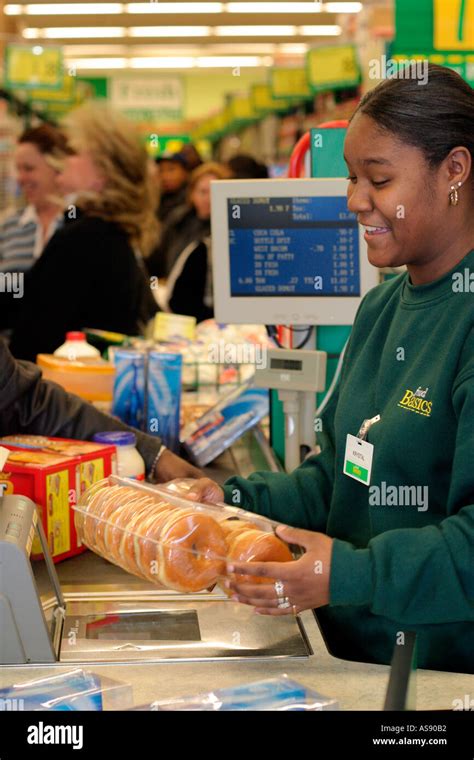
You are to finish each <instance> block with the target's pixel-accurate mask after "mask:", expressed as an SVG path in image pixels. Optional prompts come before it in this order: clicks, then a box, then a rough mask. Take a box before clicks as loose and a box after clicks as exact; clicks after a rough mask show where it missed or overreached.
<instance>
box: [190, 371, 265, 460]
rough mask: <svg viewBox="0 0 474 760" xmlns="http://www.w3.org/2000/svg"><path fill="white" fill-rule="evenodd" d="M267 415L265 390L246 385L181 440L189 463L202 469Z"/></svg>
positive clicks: (218, 405)
mask: <svg viewBox="0 0 474 760" xmlns="http://www.w3.org/2000/svg"><path fill="white" fill-rule="evenodd" d="M268 413H269V400H268V390H267V389H266V388H254V387H253V386H252V385H251V384H250V383H246V384H245V385H243V386H242V387H240V388H237V389H236V390H233V391H231V393H229V394H227V395H226V396H224V398H223V399H221V400H220V401H219V403H218V404H216V406H214V407H213V408H212V409H209V411H208V412H206V413H205V414H204V415H203V416H202V417H201V418H200V419H199V420H198V422H197V423H195V429H194V431H193V432H191V433H190V434H189V435H188V436H187V438H186V439H185V440H184V441H183V446H184V448H185V449H186V451H187V452H188V454H189V456H190V458H191V460H192V461H193V462H194V464H196V465H198V467H205V466H206V465H207V464H209V462H212V461H213V460H214V459H215V458H216V457H217V456H219V454H222V452H223V451H225V450H226V449H227V448H229V446H231V445H232V444H233V443H234V442H235V441H236V440H237V439H238V438H240V436H241V435H242V434H243V433H245V431H246V430H249V428H251V427H253V426H254V425H256V424H257V423H258V422H260V420H262V419H263V418H264V417H266V416H267V415H268Z"/></svg>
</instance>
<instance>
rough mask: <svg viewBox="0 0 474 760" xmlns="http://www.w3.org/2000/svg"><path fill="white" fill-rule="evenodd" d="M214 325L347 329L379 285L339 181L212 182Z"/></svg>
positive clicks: (360, 229) (358, 226) (377, 272)
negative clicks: (338, 326)
mask: <svg viewBox="0 0 474 760" xmlns="http://www.w3.org/2000/svg"><path fill="white" fill-rule="evenodd" d="M211 193H212V217H211V224H212V251H213V255H212V258H213V281H214V311H215V318H216V320H217V321H218V322H223V323H231V324H232V323H234V324H239V323H240V324H245V323H257V324H267V325H276V324H287V325H291V324H293V325H294V324H301V325H351V324H352V323H353V321H354V317H355V313H356V311H357V308H358V306H359V303H360V300H361V298H362V296H363V295H365V293H367V291H368V290H370V288H373V287H374V286H375V285H377V284H378V283H379V270H378V269H376V268H375V267H373V266H372V265H371V264H369V262H368V259H367V244H366V242H365V240H364V230H363V228H362V227H361V226H360V225H359V224H358V223H357V219H356V215H355V214H353V213H351V212H350V211H349V210H348V208H347V200H346V193H347V180H345V179H276V180H272V179H261V180H260V179H258V180H220V181H215V182H212V185H211Z"/></svg>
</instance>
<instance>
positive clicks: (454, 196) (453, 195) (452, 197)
mask: <svg viewBox="0 0 474 760" xmlns="http://www.w3.org/2000/svg"><path fill="white" fill-rule="evenodd" d="M461 185H462V182H458V186H457V187H456V185H451V192H450V193H449V202H450V203H451V206H457V205H458V203H459V193H458V187H461Z"/></svg>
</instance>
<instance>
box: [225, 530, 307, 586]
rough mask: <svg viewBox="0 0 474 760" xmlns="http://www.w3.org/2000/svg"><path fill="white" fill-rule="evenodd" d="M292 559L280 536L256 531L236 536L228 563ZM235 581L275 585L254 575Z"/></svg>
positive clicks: (269, 580)
mask: <svg viewBox="0 0 474 760" xmlns="http://www.w3.org/2000/svg"><path fill="white" fill-rule="evenodd" d="M292 559H293V557H292V555H291V552H290V550H289V548H288V546H287V545H286V544H285V543H284V542H283V541H282V540H281V539H279V538H278V536H275V535H274V533H265V532H264V531H262V530H255V529H252V530H246V531H243V532H242V533H238V534H237V535H235V534H234V536H233V538H231V541H230V542H229V550H228V552H227V561H228V562H291V560H292ZM235 580H236V581H237V582H238V583H239V582H243V583H273V580H271V579H269V578H264V577H262V576H254V575H235ZM224 590H225V591H226V593H229V592H228V590H227V589H225V588H224Z"/></svg>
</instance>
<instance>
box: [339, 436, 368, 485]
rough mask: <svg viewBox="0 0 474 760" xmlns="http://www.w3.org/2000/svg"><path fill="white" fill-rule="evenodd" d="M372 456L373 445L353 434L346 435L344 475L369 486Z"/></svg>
mask: <svg viewBox="0 0 474 760" xmlns="http://www.w3.org/2000/svg"><path fill="white" fill-rule="evenodd" d="M373 458H374V447H373V444H372V443H369V442H368V441H363V440H362V439H361V438H357V437H356V436H355V435H348V436H347V438H346V453H345V455H344V475H347V476H348V477H349V478H354V480H358V481H359V483H362V484H363V485H364V486H369V485H370V475H371V472H372V460H373Z"/></svg>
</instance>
